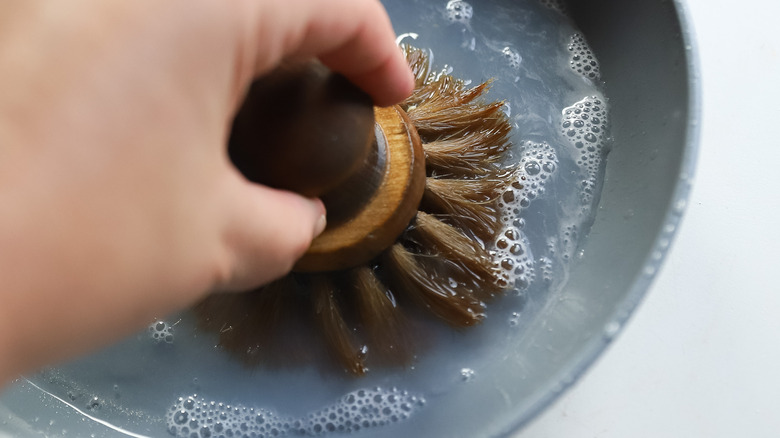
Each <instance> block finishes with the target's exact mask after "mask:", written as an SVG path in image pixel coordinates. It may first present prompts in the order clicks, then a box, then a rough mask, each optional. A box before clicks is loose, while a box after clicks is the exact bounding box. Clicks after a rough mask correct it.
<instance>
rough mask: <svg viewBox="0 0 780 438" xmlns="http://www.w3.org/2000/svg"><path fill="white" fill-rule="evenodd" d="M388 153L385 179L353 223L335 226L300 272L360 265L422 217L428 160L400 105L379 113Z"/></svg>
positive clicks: (320, 239)
mask: <svg viewBox="0 0 780 438" xmlns="http://www.w3.org/2000/svg"><path fill="white" fill-rule="evenodd" d="M374 117H375V119H376V123H377V124H378V126H379V127H380V128H381V129H379V130H378V132H379V133H380V134H381V136H380V137H379V138H377V145H378V147H385V148H386V151H385V152H386V154H385V156H386V160H385V162H386V164H385V170H384V178H383V179H382V182H381V184H380V186H379V187H378V188H377V189H376V191H375V192H374V195H373V196H372V197H371V198H370V199H369V200H368V202H367V203H366V205H365V208H363V209H362V210H361V211H359V212H357V214H356V216H355V217H353V218H352V219H350V220H347V221H344V222H342V223H339V224H337V225H336V226H333V227H329V228H328V229H326V230H325V232H324V233H323V234H321V235H320V236H319V237H318V238H317V239H315V240H314V242H313V243H312V245H311V247H310V248H309V251H308V252H307V253H306V254H305V255H304V256H303V258H301V259H300V260H299V261H298V263H297V264H296V265H295V268H294V270H295V271H298V272H321V271H335V270H341V269H346V268H351V267H354V266H358V265H360V264H362V263H366V262H368V261H370V260H371V259H373V258H374V257H376V256H377V255H379V253H380V252H382V251H383V250H385V249H386V248H388V247H389V246H390V245H392V244H393V243H394V242H395V240H396V239H397V238H398V236H399V235H400V234H401V233H402V232H403V231H404V229H405V228H406V227H407V226H408V224H409V222H410V221H411V220H412V219H413V218H414V216H415V214H416V213H417V208H418V206H419V204H420V200H421V199H422V195H423V191H424V189H425V157H424V154H423V150H422V144H421V142H420V137H419V135H418V134H417V131H416V130H415V129H414V127H413V125H412V123H411V121H410V120H409V118H408V117H407V116H406V113H405V112H404V111H403V110H402V109H401V108H400V107H398V106H393V107H387V108H374Z"/></svg>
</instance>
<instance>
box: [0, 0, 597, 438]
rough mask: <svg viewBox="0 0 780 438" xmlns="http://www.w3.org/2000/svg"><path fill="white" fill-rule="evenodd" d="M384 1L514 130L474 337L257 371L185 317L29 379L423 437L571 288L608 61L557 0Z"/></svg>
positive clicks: (179, 422)
mask: <svg viewBox="0 0 780 438" xmlns="http://www.w3.org/2000/svg"><path fill="white" fill-rule="evenodd" d="M385 5H386V7H387V9H388V12H389V13H390V16H391V18H392V19H393V24H394V27H395V29H396V31H397V32H398V33H399V34H400V35H404V36H403V37H402V38H401V39H402V40H403V42H406V43H410V44H413V45H415V46H417V47H422V48H427V49H430V50H431V52H432V54H433V56H434V57H433V63H434V65H435V67H436V68H437V69H439V70H444V69H446V70H447V71H451V73H452V74H453V75H454V76H456V77H459V78H463V79H465V80H467V81H470V83H471V84H477V83H480V82H482V81H485V80H488V79H493V82H492V83H491V89H490V91H489V93H488V96H487V98H488V99H491V100H503V101H504V102H505V112H506V113H507V115H508V116H509V118H510V120H511V122H512V125H513V135H512V139H511V140H512V143H513V147H512V149H511V151H510V154H509V155H510V156H509V158H508V160H507V162H506V163H505V164H506V168H507V169H508V172H509V174H510V177H509V178H508V180H507V186H506V190H505V191H504V193H502V194H501V197H500V199H499V208H500V216H501V221H502V226H503V230H502V232H501V233H500V234H499V235H498V237H497V238H496V239H495V241H494V242H489V243H488V244H489V246H490V249H491V251H492V253H493V255H494V258H495V263H496V266H497V268H498V272H499V280H498V281H500V282H503V284H505V285H507V286H508V287H510V289H511V292H510V293H508V294H507V296H505V297H502V298H500V299H498V300H496V301H495V302H493V303H491V304H489V306H488V312H487V315H488V317H487V319H486V321H484V323H483V324H482V325H481V326H478V327H475V328H473V329H469V330H465V331H463V332H454V331H452V330H450V329H448V328H446V327H442V326H440V325H435V324H431V325H430V327H429V330H428V332H426V335H427V336H429V338H430V339H428V340H429V341H430V342H429V345H430V346H429V348H427V349H425V350H423V351H421V352H420V354H419V355H418V357H417V358H416V361H415V363H414V365H413V366H412V367H410V368H407V369H390V370H379V369H373V370H371V373H369V375H368V377H365V378H362V379H359V380H355V379H353V378H351V377H345V376H341V375H323V374H322V373H321V372H320V371H317V370H315V369H314V368H312V369H294V370H287V369H279V370H265V369H256V370H247V369H246V368H243V367H242V366H240V365H239V364H236V363H235V362H233V361H232V360H231V359H230V358H229V357H228V356H227V355H225V354H223V353H222V352H221V351H220V350H218V349H215V347H214V345H215V343H216V339H215V338H214V337H213V336H211V335H207V334H203V333H201V332H199V331H198V330H197V328H196V327H195V324H194V322H193V320H192V318H190V317H189V316H188V315H186V314H184V315H181V316H178V317H177V318H180V320H178V321H177V320H175V319H168V320H158V321H154V322H153V323H152V324H151V325H150V326H149V327H148V328H147V330H145V331H144V332H143V333H139V334H138V335H137V336H135V337H131V338H129V339H127V340H126V341H125V342H123V343H121V344H119V345H116V346H114V347H111V348H109V349H107V350H105V351H103V352H99V353H98V354H95V355H93V356H91V357H89V358H86V359H84V360H81V361H78V362H76V363H74V364H69V365H65V366H63V367H60V368H58V369H56V370H51V371H49V372H48V373H47V374H44V375H41V376H39V377H38V378H35V379H32V381H33V382H35V384H36V385H39V386H40V388H41V390H44V391H47V392H48V393H51V394H54V395H57V396H58V397H61V398H62V399H63V400H66V401H67V400H71V399H70V398H69V397H70V396H69V395H68V394H69V393H70V394H77V395H78V397H77V398H76V399H75V400H77V403H78V406H82V404H83V405H84V406H85V407H81V408H80V409H81V410H82V411H84V412H89V413H90V415H92V416H95V417H99V418H101V419H103V420H105V421H108V422H111V423H112V424H116V425H119V426H121V427H123V428H124V429H128V430H133V431H134V432H137V433H139V434H148V435H150V436H165V435H169V436H177V437H201V438H205V437H219V436H225V437H228V436H257V437H264V436H285V435H287V436H308V435H328V434H331V433H332V434H343V433H351V434H352V435H353V436H362V435H363V434H365V435H370V436H403V435H409V434H411V435H414V433H413V432H409V431H408V429H404V427H414V423H415V419H418V420H419V418H420V417H424V416H425V413H426V410H429V409H433V407H434V406H435V405H436V404H437V401H441V400H442V398H446V397H448V394H450V393H451V392H452V391H454V390H455V389H456V388H458V387H459V386H462V385H465V384H468V385H469V386H473V385H478V384H479V381H480V375H481V370H482V369H483V368H484V367H486V366H487V364H488V363H489V362H490V361H494V360H496V357H501V356H502V353H501V352H502V349H503V348H504V347H506V346H507V345H509V344H510V343H511V342H512V340H513V339H516V337H518V336H522V334H523V333H524V332H525V330H526V329H527V328H528V327H531V325H532V324H533V322H534V315H535V312H537V311H538V309H539V308H541V307H543V306H544V304H545V302H546V300H548V299H549V297H550V296H552V295H554V293H555V291H556V290H559V289H560V288H561V287H562V286H563V284H565V282H566V279H567V273H568V269H569V268H568V267H569V265H570V264H571V263H572V262H573V261H574V260H575V259H576V258H577V254H578V252H577V251H578V247H579V246H580V244H581V241H582V239H584V238H585V236H586V235H587V230H588V228H589V225H590V222H591V221H592V219H593V214H594V211H595V206H596V205H597V202H598V198H599V191H600V188H601V181H602V178H603V167H604V159H605V156H606V153H607V151H608V150H609V144H610V137H609V113H608V100H607V98H606V97H605V96H604V94H603V91H602V88H601V84H600V82H599V80H600V70H599V65H598V61H597V60H596V58H595V56H594V54H593V52H592V51H591V49H590V48H589V47H588V45H587V41H586V40H585V39H584V37H583V36H582V35H581V34H580V33H579V31H578V30H577V29H576V28H575V27H574V26H573V25H572V24H571V23H570V22H569V21H568V18H567V17H566V16H565V11H564V10H563V7H562V3H561V2H559V1H554V0H516V1H508V0H486V1H476V0H472V1H468V2H467V1H462V0H450V1H446V0H441V1H435V2H426V1H421V0H388V1H386V2H385ZM171 321H177V322H176V323H175V324H172V323H171ZM174 326H175V333H174ZM174 334H175V336H174ZM52 376H55V377H56V378H53V377H52ZM388 388H389V389H388ZM194 394H197V395H194ZM94 400H99V404H98V405H97V406H93V407H92V408H89V406H91V403H92V402H93V401H94ZM351 400H355V403H352V402H351ZM358 400H359V401H360V403H359V404H357V401H358ZM184 414H186V421H184V420H185V418H184ZM250 420H251V421H250ZM36 424H38V423H36ZM59 424H60V423H57V425H59ZM52 427H55V428H56V426H52ZM41 429H45V430H44V431H45V432H52V429H50V428H47V427H41ZM244 429H246V430H244ZM2 430H3V428H2V426H0V431H2ZM92 433H93V432H90V434H92ZM74 434H76V435H78V434H77V433H75V432H73V431H71V435H74ZM90 434H87V435H90ZM94 434H95V436H97V437H100V436H109V435H110V433H108V432H106V434H105V435H101V432H100V430H99V429H98V430H96V431H95V432H94ZM54 435H56V434H54Z"/></svg>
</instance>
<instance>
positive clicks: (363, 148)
mask: <svg viewBox="0 0 780 438" xmlns="http://www.w3.org/2000/svg"><path fill="white" fill-rule="evenodd" d="M373 141H374V110H373V107H372V101H371V97H369V96H368V95H367V94H366V93H364V92H363V91H362V90H360V89H359V88H357V87H356V86H354V85H352V83H350V82H349V81H348V80H347V79H346V78H344V77H343V76H341V75H338V74H334V73H332V72H331V71H330V70H328V69H327V68H326V67H325V66H323V65H322V64H320V63H317V62H310V63H305V64H285V65H282V66H281V67H279V68H278V69H276V70H274V71H273V72H271V73H270V74H268V75H266V76H265V77H263V78H261V79H260V80H258V81H255V82H254V83H253V84H252V86H251V88H250V90H249V94H248V96H247V99H246V100H245V102H244V104H243V105H242V107H241V109H240V110H239V112H238V114H237V115H236V118H235V120H234V122H233V129H232V132H231V137H230V142H229V153H230V157H231V159H232V161H233V163H234V164H235V165H236V166H237V167H238V169H239V170H240V171H241V172H242V173H243V174H244V175H245V176H246V177H247V178H249V179H250V180H252V181H255V182H258V183H261V184H265V185H267V186H270V187H275V188H279V189H286V190H291V191H294V192H297V193H300V194H301V195H304V196H307V197H321V196H323V195H325V194H326V193H328V192H329V191H331V190H333V189H334V188H336V187H337V186H339V185H340V184H342V183H344V181H346V180H347V179H348V178H349V176H350V175H353V174H354V173H355V172H356V171H358V170H359V169H360V168H362V167H363V165H364V162H365V161H366V159H367V158H369V156H370V154H371V150H372V143H373Z"/></svg>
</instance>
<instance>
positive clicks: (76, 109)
mask: <svg viewBox="0 0 780 438" xmlns="http://www.w3.org/2000/svg"><path fill="white" fill-rule="evenodd" d="M394 39H395V36H394V33H393V29H392V27H391V25H390V22H389V19H388V18H387V16H386V14H385V12H384V10H383V8H382V7H381V5H380V4H379V3H378V2H377V1H374V0H328V1H327V2H326V1H321V0H285V1H278V0H162V1H161V0H133V1H127V0H69V1H66V2H62V1H51V0H4V1H2V2H0V387H2V385H3V384H4V383H7V382H9V381H10V380H11V379H13V378H14V377H15V376H17V375H19V374H20V373H26V372H32V371H35V370H36V369H38V368H40V367H42V366H45V365H49V364H55V363H58V362H60V361H63V360H67V359H70V358H73V357H75V356H77V355H79V354H84V353H86V352H87V351H89V350H91V349H94V348H96V347H99V346H102V345H105V344H107V343H109V342H111V341H112V340H116V339H118V338H120V337H122V336H125V335H127V334H129V333H132V332H133V331H135V330H138V329H140V328H142V327H144V326H145V325H147V324H149V323H150V322H151V321H152V320H153V319H154V318H159V317H164V316H165V315H168V314H170V313H171V312H174V311H176V310H178V309H182V308H185V307H186V306H188V305H191V304H192V303H194V302H195V301H197V300H198V299H200V298H202V297H204V296H205V295H206V294H208V293H229V292H235V291H241V290H245V289H247V288H250V287H253V286H257V285H260V284H263V283H266V282H268V281H271V280H273V279H275V278H277V277H279V276H281V275H283V274H284V273H286V272H287V271H288V270H289V269H290V267H291V266H292V264H293V263H294V261H295V260H296V259H297V258H298V257H299V256H300V255H302V254H303V252H304V251H305V250H306V248H307V247H308V245H309V243H310V242H311V239H312V238H313V237H314V236H316V235H317V234H318V233H319V232H320V231H321V229H322V227H323V226H324V208H323V207H322V203H321V202H319V201H318V200H313V199H305V198H303V197H300V196H298V195H295V194H292V193H289V192H284V191H279V190H273V189H270V188H267V187H263V186H260V185H257V184H253V183H250V182H248V181H247V180H246V179H244V178H243V177H242V176H241V175H240V174H239V173H238V172H237V171H236V170H235V169H234V167H233V166H232V165H231V163H230V161H229V159H228V157H227V153H226V139H227V136H228V132H229V126H230V121H231V119H232V116H233V114H234V113H235V111H236V109H237V106H238V105H239V104H240V102H241V99H242V97H243V95H244V92H245V90H246V87H247V86H248V84H249V83H250V82H251V81H252V80H253V79H254V78H255V77H256V76H258V75H261V74H262V73H263V72H266V71H268V70H270V69H272V68H273V67H274V66H275V65H277V64H278V63H279V62H280V61H281V60H283V59H291V58H292V59H299V58H300V59H304V58H308V57H317V58H319V59H320V60H322V61H323V62H324V63H325V64H326V65H328V66H329V67H331V68H332V69H334V70H336V71H339V72H341V73H343V74H345V75H346V76H347V77H348V78H349V79H351V80H352V81H353V82H354V83H356V84H357V85H358V86H360V87H361V88H363V89H364V90H365V91H367V92H368V93H369V94H370V95H371V96H372V97H373V98H374V101H375V103H376V104H378V105H389V104H392V103H395V102H397V101H399V100H401V99H403V98H404V97H405V96H406V95H407V94H408V93H409V92H410V91H411V88H412V85H413V83H412V82H413V80H412V76H411V73H410V72H409V69H408V67H407V66H406V63H405V61H404V60H403V57H402V56H401V53H400V51H399V50H398V48H397V47H396V45H395V43H394Z"/></svg>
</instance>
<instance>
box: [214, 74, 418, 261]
mask: <svg viewBox="0 0 780 438" xmlns="http://www.w3.org/2000/svg"><path fill="white" fill-rule="evenodd" d="M229 153H230V157H231V159H232V160H233V163H234V164H235V165H236V166H237V167H238V169H239V170H241V172H242V173H243V174H244V175H245V176H246V177H247V178H249V179H250V180H252V181H255V182H258V183H261V184H265V185H268V186H271V187H275V188H280V189H286V190H292V191H295V192H298V193H300V194H302V195H304V196H309V197H320V198H321V199H322V200H323V202H324V203H325V208H326V209H327V212H328V213H327V214H328V227H327V228H326V230H325V232H323V233H322V234H321V235H320V236H319V237H317V238H316V239H315V240H314V242H312V245H311V247H310V248H309V251H308V252H307V253H306V255H304V256H303V258H302V259H301V260H299V261H298V263H297V264H296V266H295V268H294V269H295V270H296V271H299V272H301V271H303V272H323V271H334V270H341V269H346V268H351V267H354V266H358V265H360V264H363V263H366V262H368V261H370V260H371V259H372V258H374V257H376V256H377V255H378V254H379V253H380V252H382V251H383V250H385V249H386V248H388V247H389V246H390V245H392V244H393V243H394V242H395V240H396V239H397V237H398V236H399V235H400V234H401V233H402V232H403V230H404V229H405V228H406V226H407V225H408V224H409V221H411V219H412V218H413V217H414V215H415V214H416V212H417V207H418V206H419V203H420V199H421V198H422V193H423V189H424V186H425V159H424V156H423V152H422V146H421V142H420V138H419V136H418V135H417V131H416V130H415V129H414V127H413V126H412V123H411V121H410V120H409V118H408V117H407V116H406V114H405V113H404V112H403V110H401V108H400V107H398V106H395V107H389V108H374V107H373V106H372V101H371V98H370V97H369V96H368V95H366V94H365V93H363V92H362V91H361V90H360V89H358V88H357V87H356V86H354V85H352V84H351V83H350V82H349V81H347V80H346V79H345V78H344V77H342V76H340V75H337V74H334V73H332V72H330V71H329V70H327V68H325V67H324V66H322V65H321V64H319V63H309V64H303V65H295V66H283V67H281V68H280V69H277V70H276V71H274V72H272V73H271V74H270V75H268V76H266V77H263V78H261V79H260V80H258V81H256V82H255V83H254V84H253V85H252V87H251V89H250V91H249V94H248V97H247V99H246V101H245V102H244V104H243V106H242V107H241V109H240V111H239V112H238V114H237V115H236V118H235V121H234V123H233V130H232V132H231V137H230V143H229Z"/></svg>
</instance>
